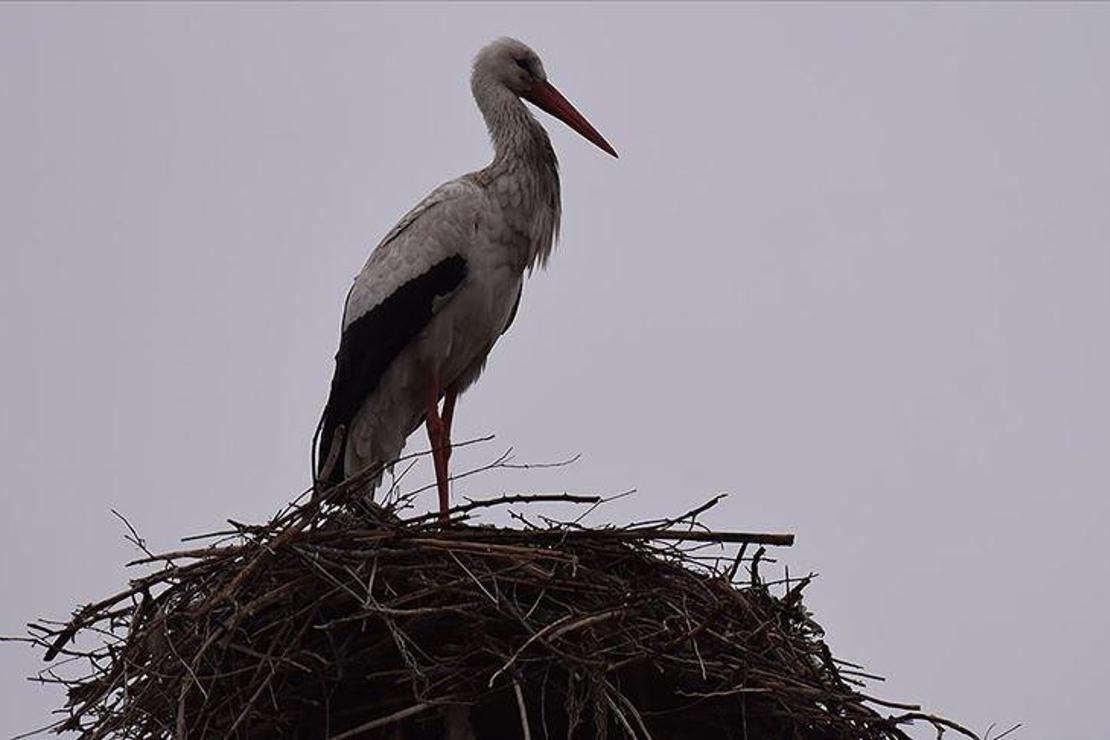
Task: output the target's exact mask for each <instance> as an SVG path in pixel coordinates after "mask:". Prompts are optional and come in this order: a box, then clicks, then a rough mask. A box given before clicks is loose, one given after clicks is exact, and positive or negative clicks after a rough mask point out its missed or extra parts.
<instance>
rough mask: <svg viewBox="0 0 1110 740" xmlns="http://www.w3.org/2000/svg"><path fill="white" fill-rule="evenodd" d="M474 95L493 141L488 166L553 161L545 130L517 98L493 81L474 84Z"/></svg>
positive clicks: (552, 153) (553, 154) (549, 141)
mask: <svg viewBox="0 0 1110 740" xmlns="http://www.w3.org/2000/svg"><path fill="white" fill-rule="evenodd" d="M474 98H475V100H476V101H477V103H478V109H479V110H481V112H482V117H483V118H484V119H485V121H486V127H487V128H488V129H489V134H490V139H491V140H492V141H493V151H494V158H493V163H492V165H491V166H500V167H502V168H503V167H511V166H512V163H517V162H519V163H524V164H537V165H539V164H548V160H552V161H553V160H554V157H555V153H554V150H553V149H552V148H551V140H550V139H549V138H548V136H547V132H546V131H544V128H543V126H541V125H540V123H539V121H537V120H536V119H535V118H534V117H533V116H532V114H531V113H530V112H529V111H528V107H527V106H525V105H524V103H523V101H521V99H520V98H518V97H517V96H516V95H514V94H513V93H511V92H509V90H508V89H506V88H505V87H504V86H502V85H496V84H491V85H486V86H478V87H476V88H475V90H474Z"/></svg>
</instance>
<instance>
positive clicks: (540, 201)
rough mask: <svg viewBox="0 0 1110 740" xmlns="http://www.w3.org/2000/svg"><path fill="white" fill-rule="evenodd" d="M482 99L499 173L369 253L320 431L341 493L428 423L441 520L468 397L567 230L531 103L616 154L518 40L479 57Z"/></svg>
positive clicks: (474, 84) (487, 172) (466, 186)
mask: <svg viewBox="0 0 1110 740" xmlns="http://www.w3.org/2000/svg"><path fill="white" fill-rule="evenodd" d="M471 88H472V90H473V93H474V98H475V101H476V102H477V104H478V107H479V109H480V110H481V112H482V115H483V117H484V118H485V120H486V125H487V126H488V128H489V131H490V137H491V139H492V141H493V146H494V159H493V162H492V163H491V164H490V165H489V166H488V167H486V168H484V169H481V170H478V171H477V172H472V173H469V174H467V175H463V176H462V177H460V178H458V179H456V180H452V181H450V182H447V183H445V184H444V185H441V186H440V187H438V188H436V189H435V190H434V191H433V192H432V193H431V194H430V195H429V196H428V197H427V198H425V199H424V200H423V201H421V202H420V203H419V204H418V205H417V206H416V207H415V208H413V209H412V210H411V211H409V213H407V214H406V215H405V216H404V217H403V218H402V219H401V221H400V222H399V223H398V224H397V225H396V226H395V227H393V229H392V230H391V231H390V232H389V233H388V234H387V235H386V237H385V238H384V239H383V240H382V242H381V243H380V244H379V245H378V247H377V248H376V249H375V250H374V251H373V253H372V254H371V255H370V258H369V259H368V260H367V262H366V265H365V266H364V267H363V268H362V271H361V272H360V273H359V274H358V276H357V277H356V278H355V282H354V285H353V286H352V288H351V291H350V293H349V294H348V296H347V302H346V306H345V310H344V315H343V332H342V337H341V340H340V346H339V352H338V354H337V355H336V370H335V376H334V377H333V380H332V385H331V393H330V396H329V398H328V403H327V406H326V407H325V409H324V414H323V417H322V419H321V421H320V427H319V428H318V435H319V439H318V444H319V450H318V463H317V464H318V474H319V476H320V478H321V479H322V480H323V481H324V482H327V483H335V482H338V481H340V480H342V479H344V478H345V477H347V476H350V475H352V474H355V473H357V472H360V471H362V470H365V469H366V468H367V467H368V466H379V465H384V464H387V463H389V462H390V461H392V460H394V459H396V458H397V456H398V455H399V454H400V452H401V449H402V448H403V447H404V444H405V439H406V438H407V437H408V435H409V434H411V433H412V432H413V431H414V430H415V429H416V427H417V426H419V425H420V423H421V421H425V422H426V423H427V426H428V434H429V439H430V441H431V443H432V448H433V456H434V461H435V467H436V478H437V483H438V487H439V494H440V507H441V511H445V510H446V508H447V478H448V476H447V461H448V458H449V456H450V424H451V417H452V415H453V411H454V404H455V399H456V398H457V397H458V394H460V393H462V392H463V391H464V390H465V389H466V388H467V387H468V386H469V385H470V384H471V383H473V382H474V381H475V380H476V379H477V378H478V376H479V375H480V374H481V371H482V368H483V366H484V365H485V360H486V356H487V354H488V353H489V351H490V349H491V348H492V347H493V344H494V343H495V342H496V341H497V338H498V337H499V336H501V334H502V333H503V332H504V331H505V330H506V329H507V328H508V326H509V324H510V323H511V321H512V319H513V316H514V315H515V312H516V307H517V304H518V302H519V300H520V293H521V286H522V283H523V279H524V274H525V272H527V271H529V270H531V269H532V268H533V267H534V266H535V265H537V264H539V265H543V264H544V263H545V262H546V260H547V258H548V256H549V255H550V253H551V250H552V247H553V245H554V243H555V239H556V238H557V234H558V229H559V217H560V201H559V175H558V162H557V160H556V157H555V152H554V150H553V149H552V147H551V141H550V140H549V139H548V136H547V133H546V132H545V131H544V129H543V127H542V126H541V125H540V124H539V123H538V122H537V121H536V120H535V119H534V118H533V117H532V115H531V114H530V113H529V112H528V109H527V108H526V106H525V105H524V104H523V103H522V102H521V98H525V99H527V100H529V101H531V102H533V103H535V104H536V105H538V106H539V107H541V108H543V109H544V110H546V111H548V112H549V113H552V114H553V115H555V116H557V117H559V118H560V119H562V120H563V121H565V122H566V123H567V124H568V125H570V126H571V127H572V128H574V129H575V130H576V131H578V132H579V133H581V134H582V135H583V136H585V137H586V138H588V139H589V140H591V141H593V142H594V143H595V144H597V145H598V146H599V147H601V148H602V149H604V150H605V151H607V152H609V153H610V154H613V155H614V156H616V153H615V152H614V151H613V149H612V147H610V146H609V144H608V143H607V142H606V141H605V140H604V139H603V138H602V137H601V135H600V134H598V133H597V131H595V130H594V129H593V127H592V126H590V124H589V123H588V122H586V120H585V119H584V118H583V117H582V116H581V114H579V113H578V112H577V111H576V110H575V109H574V107H573V106H572V105H571V104H570V103H569V102H567V101H566V99H565V98H563V97H562V95H560V94H559V93H558V92H557V91H556V90H555V88H554V87H552V86H551V84H550V83H549V82H547V75H546V74H545V72H544V69H543V65H542V63H541V62H540V60H539V57H537V56H536V54H535V52H533V51H532V50H531V49H529V48H528V47H527V46H525V45H524V44H523V43H521V42H519V41H516V40H515V39H508V38H504V39H499V40H497V41H494V42H493V43H491V44H489V45H488V46H486V47H485V48H483V49H482V50H481V51H480V52H479V53H478V56H477V57H476V59H475V61H474V70H473V74H472V77H471ZM443 397H445V401H444V405H443V411H442V412H440V411H439V409H438V402H439V400H440V398H443ZM329 460H330V462H329ZM329 468H330V469H329Z"/></svg>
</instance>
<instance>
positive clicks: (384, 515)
mask: <svg viewBox="0 0 1110 740" xmlns="http://www.w3.org/2000/svg"><path fill="white" fill-rule="evenodd" d="M343 494H344V491H343V490H342V489H337V490H333V491H332V492H330V493H329V494H328V495H327V496H326V497H324V499H322V500H317V501H309V502H307V503H303V504H300V505H295V506H293V507H291V508H290V509H287V510H286V511H285V512H283V513H282V514H281V515H279V516H277V517H275V519H274V520H273V521H271V522H270V523H268V524H265V525H261V526H246V525H236V527H235V529H234V531H229V532H224V533H218V535H211V537H213V538H214V539H213V541H212V543H211V544H210V545H209V546H207V547H202V548H199V549H191V550H182V551H177V552H172V553H166V554H160V555H153V554H151V555H150V556H149V557H145V558H143V559H142V560H140V561H137V562H138V563H145V564H146V567H148V568H149V567H153V568H155V569H154V571H153V572H151V573H149V574H147V575H144V576H142V577H139V578H136V579H135V580H133V581H132V582H131V584H130V587H129V588H128V589H126V590H125V591H123V592H121V593H118V594H116V595H114V596H112V597H110V598H107V599H105V600H103V601H100V602H98V603H95V604H90V605H88V606H85V607H83V608H81V609H79V610H77V611H76V612H75V614H74V616H73V618H72V620H70V621H69V622H67V623H64V624H52V623H44V624H39V625H32V630H33V631H32V638H31V641H32V642H34V643H35V644H37V645H38V646H40V647H42V648H45V649H46V650H47V652H48V659H49V660H53V661H56V662H55V663H54V664H53V665H52V666H51V667H50V668H49V669H47V670H46V671H44V672H43V674H42V675H41V676H40V678H41V679H42V680H46V681H53V682H59V683H61V684H63V685H64V686H65V687H66V689H67V690H68V703H67V707H66V709H65V710H64V711H65V717H64V719H63V720H62V721H60V722H59V723H58V724H56V725H54V726H52V728H50V729H54V730H57V731H66V730H68V731H74V732H77V733H80V737H82V738H169V737H177V738H229V737H251V738H275V737H288V738H313V739H316V738H334V739H338V738H348V737H367V738H373V737H381V738H393V739H395V740H412V739H415V738H452V739H454V738H458V739H459V740H462V739H464V738H474V737H476V738H479V739H481V740H489V739H495V740H499V739H500V738H512V737H523V738H526V739H530V738H537V739H538V738H549V737H554V738H604V737H614V738H619V737H629V738H634V739H635V738H643V739H647V738H654V739H656V740H661V739H663V738H677V737H692V736H696V737H701V738H705V739H706V740H709V739H711V738H805V739H810V738H812V739H814V740H824V739H826V738H828V739H833V738H861V739H863V738H907V737H908V736H907V735H906V734H905V732H904V731H903V729H902V728H903V727H904V726H906V725H907V724H910V723H913V722H914V721H924V722H926V723H931V724H932V725H933V726H934V727H936V728H938V729H940V728H943V727H945V726H948V727H952V728H954V729H956V730H958V731H961V732H964V733H965V734H967V735H968V736H971V737H974V735H972V734H971V733H970V732H967V731H966V730H964V729H963V728H961V727H959V726H958V725H955V724H953V723H951V722H948V721H947V720H943V719H940V718H938V717H934V716H931V715H926V714H924V713H922V712H921V711H920V710H919V709H918V708H917V707H915V706H910V705H901V704H892V703H887V702H881V701H878V700H875V699H873V698H870V697H868V696H867V695H865V694H864V693H862V684H861V683H860V679H861V677H865V676H866V675H867V674H863V673H862V672H860V671H857V670H855V669H856V668H858V667H856V666H852V665H851V664H847V663H844V662H841V661H838V660H836V659H835V658H833V657H832V655H831V654H830V651H829V649H828V647H826V645H825V643H824V642H823V640H822V631H821V629H820V628H819V627H818V625H817V624H816V623H815V622H814V621H813V620H812V619H811V617H810V615H809V613H808V612H807V611H806V609H805V608H804V607H803V605H802V591H803V589H804V588H805V586H806V584H807V583H809V580H808V579H802V580H800V581H794V582H791V581H788V580H786V581H781V580H780V581H778V582H773V583H772V582H768V581H767V580H765V579H764V578H761V576H760V564H761V562H763V563H766V562H767V561H766V559H765V558H764V548H763V546H764V545H783V544H789V542H790V541H791V538H790V537H789V536H788V535H759V534H742V533H720V532H710V531H707V530H705V529H703V528H699V527H697V526H695V524H694V520H695V515H696V513H697V512H691V514H690V515H687V516H684V517H679V518H676V519H673V520H665V521H655V522H650V523H646V524H640V525H632V526H629V527H623V528H613V527H609V528H601V529H585V528H582V527H579V526H577V525H574V524H565V525H560V524H556V523H554V522H551V521H550V520H546V519H544V520H542V522H543V524H542V526H537V525H536V524H534V523H532V522H531V520H529V519H527V518H525V517H523V516H520V515H519V514H517V515H516V518H517V519H518V520H519V521H520V522H521V527H520V528H512V529H509V528H497V527H492V526H477V525H474V524H472V523H470V521H471V520H470V517H471V516H473V514H474V512H475V510H476V509H479V508H482V507H484V506H489V505H492V504H497V505H508V504H514V503H521V502H530V501H534V500H536V499H543V500H550V499H552V498H556V499H564V500H569V499H574V500H581V499H580V498H578V497H568V496H554V497H552V496H540V497H527V496H508V497H502V498H500V499H497V500H496V501H486V502H472V503H470V504H467V505H465V506H461V507H457V508H456V509H454V510H453V511H452V516H451V519H450V521H447V522H441V521H439V520H438V519H437V518H436V517H434V516H414V517H409V518H407V519H406V518H401V513H403V510H401V509H398V508H397V507H390V508H387V509H377V508H375V509H373V510H370V509H367V508H365V507H363V508H362V510H361V511H359V510H358V509H359V507H356V506H352V505H350V504H349V502H348V503H347V504H346V505H340V502H341V501H342V500H344V499H345V498H346V497H345V496H344V495H343ZM587 500H588V497H587ZM703 508H704V507H703ZM136 543H138V544H141V540H138V539H137V535H136ZM707 543H708V544H707ZM722 543H735V544H731V545H728V546H729V547H733V548H735V549H736V551H729V552H727V553H725V552H724V551H723V549H722V548H723V547H724V546H725V545H723V544H722ZM708 546H712V547H714V548H716V550H715V551H713V552H711V553H710V554H709V555H707V554H706V552H707V551H706V549H705V548H706V547H708ZM773 592H774V593H773ZM86 643H89V644H90V645H91V647H83V646H84V645H85V644H86ZM75 666H76V667H79V668H80V670H79V671H77V673H76V675H74V667H75Z"/></svg>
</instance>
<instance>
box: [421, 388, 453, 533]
mask: <svg viewBox="0 0 1110 740" xmlns="http://www.w3.org/2000/svg"><path fill="white" fill-rule="evenodd" d="M424 423H425V425H426V426H427V427H428V442H429V444H430V445H431V447H432V463H433V464H434V465H435V469H436V488H438V489H439V518H440V519H446V518H447V509H448V507H449V506H450V503H449V501H448V495H447V494H448V491H447V454H446V450H447V442H446V438H447V435H446V433H445V430H446V427H445V426H444V423H443V419H442V418H441V417H440V415H439V378H437V377H436V375H435V373H432V375H431V376H430V377H429V378H428V400H427V408H426V410H425V413H424Z"/></svg>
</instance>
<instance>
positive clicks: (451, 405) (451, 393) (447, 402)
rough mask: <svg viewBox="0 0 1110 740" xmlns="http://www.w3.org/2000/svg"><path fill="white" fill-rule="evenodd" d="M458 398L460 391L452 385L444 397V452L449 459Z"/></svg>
mask: <svg viewBox="0 0 1110 740" xmlns="http://www.w3.org/2000/svg"><path fill="white" fill-rule="evenodd" d="M458 400H459V391H458V389H457V388H455V386H454V385H452V386H451V387H449V388H448V389H447V395H446V396H445V397H444V399H443V442H444V446H443V453H444V457H445V458H446V459H447V460H448V461H450V459H451V420H452V419H454V418H455V401H458Z"/></svg>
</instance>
